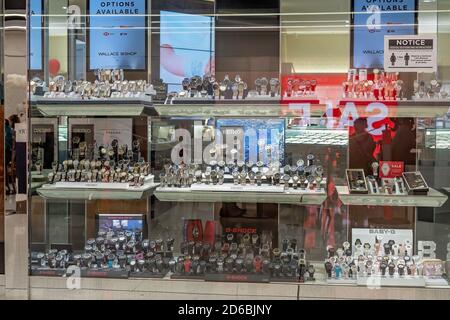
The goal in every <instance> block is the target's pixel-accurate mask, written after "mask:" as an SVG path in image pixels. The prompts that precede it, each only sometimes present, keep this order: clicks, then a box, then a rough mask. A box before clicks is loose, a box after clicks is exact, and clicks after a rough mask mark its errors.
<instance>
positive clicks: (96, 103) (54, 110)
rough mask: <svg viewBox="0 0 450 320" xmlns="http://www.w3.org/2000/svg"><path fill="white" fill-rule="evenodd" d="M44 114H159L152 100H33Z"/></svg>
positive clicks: (117, 115) (134, 115) (88, 115)
mask: <svg viewBox="0 0 450 320" xmlns="http://www.w3.org/2000/svg"><path fill="white" fill-rule="evenodd" d="M31 106H32V107H35V108H36V109H37V110H38V111H39V112H40V113H41V114H42V115H44V116H47V117H57V116H68V117H100V116H108V117H127V116H128V117H138V116H145V115H146V116H157V114H156V112H155V109H154V108H153V105H152V102H151V100H148V101H145V100H115V99H108V100H82V101H79V100H70V99H66V100H55V99H42V100H34V101H33V100H32V101H31Z"/></svg>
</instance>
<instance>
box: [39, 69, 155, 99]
mask: <svg viewBox="0 0 450 320" xmlns="http://www.w3.org/2000/svg"><path fill="white" fill-rule="evenodd" d="M95 73H96V77H97V79H96V80H95V81H94V82H90V81H86V80H67V79H65V78H64V76H56V77H54V78H53V80H52V81H50V82H49V83H48V85H47V83H46V82H44V81H42V80H41V79H39V78H34V79H33V80H32V81H31V82H30V90H31V92H32V93H33V94H34V95H37V96H43V97H45V98H78V99H105V98H142V97H144V96H145V95H153V94H154V91H153V87H152V85H151V84H148V83H147V81H146V80H137V81H128V80H125V79H124V72H123V70H97V71H96V72H95Z"/></svg>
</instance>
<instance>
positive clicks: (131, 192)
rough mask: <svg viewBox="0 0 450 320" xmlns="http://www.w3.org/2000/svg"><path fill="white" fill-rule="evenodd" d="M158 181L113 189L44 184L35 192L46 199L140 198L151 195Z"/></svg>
mask: <svg viewBox="0 0 450 320" xmlns="http://www.w3.org/2000/svg"><path fill="white" fill-rule="evenodd" d="M158 186H159V183H148V184H145V185H143V186H141V187H130V188H122V189H114V188H108V187H104V188H103V187H98V188H96V187H94V186H92V187H91V188H89V189H86V188H60V187H57V186H55V185H49V184H45V185H43V186H42V187H41V188H38V189H37V190H36V191H37V193H38V194H39V195H40V196H41V197H43V198H46V199H62V200H99V199H107V200H140V199H143V198H144V197H147V196H149V195H151V193H152V192H153V191H154V190H155V189H156V187H158Z"/></svg>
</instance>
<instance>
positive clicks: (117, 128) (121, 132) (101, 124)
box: [94, 119, 133, 146]
mask: <svg viewBox="0 0 450 320" xmlns="http://www.w3.org/2000/svg"><path fill="white" fill-rule="evenodd" d="M132 127H133V120H132V119H95V120H94V140H95V142H96V143H97V144H98V145H99V146H100V145H102V146H109V145H111V142H112V141H113V140H115V139H116V140H117V141H118V142H119V145H127V146H131V142H132V136H133V132H132Z"/></svg>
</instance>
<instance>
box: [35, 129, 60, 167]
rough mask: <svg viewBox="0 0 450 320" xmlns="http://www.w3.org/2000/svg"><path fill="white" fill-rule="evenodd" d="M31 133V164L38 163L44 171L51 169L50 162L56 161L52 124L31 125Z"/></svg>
mask: <svg viewBox="0 0 450 320" xmlns="http://www.w3.org/2000/svg"><path fill="white" fill-rule="evenodd" d="M31 131H32V147H31V158H32V160H33V162H34V163H36V161H40V162H41V163H42V165H43V168H44V169H51V168H52V162H53V161H55V159H56V157H55V126H54V124H33V125H32V129H31Z"/></svg>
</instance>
